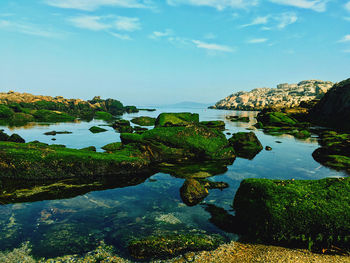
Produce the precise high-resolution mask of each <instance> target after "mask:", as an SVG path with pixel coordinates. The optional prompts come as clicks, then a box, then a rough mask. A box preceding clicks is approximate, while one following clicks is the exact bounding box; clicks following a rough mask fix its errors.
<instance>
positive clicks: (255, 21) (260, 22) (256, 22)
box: [241, 15, 270, 27]
mask: <svg viewBox="0 0 350 263" xmlns="http://www.w3.org/2000/svg"><path fill="white" fill-rule="evenodd" d="M269 19H270V15H267V16H258V17H256V18H254V19H253V20H252V22H250V23H248V24H245V25H242V26H241V27H248V26H256V25H266V24H267V23H268V22H269Z"/></svg>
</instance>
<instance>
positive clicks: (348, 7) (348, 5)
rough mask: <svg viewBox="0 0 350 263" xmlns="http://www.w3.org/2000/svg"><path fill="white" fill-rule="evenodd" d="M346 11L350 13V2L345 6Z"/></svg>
mask: <svg viewBox="0 0 350 263" xmlns="http://www.w3.org/2000/svg"><path fill="white" fill-rule="evenodd" d="M345 9H346V10H348V11H350V1H349V2H347V3H346V4H345Z"/></svg>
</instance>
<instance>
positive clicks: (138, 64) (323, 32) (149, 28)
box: [0, 0, 350, 105]
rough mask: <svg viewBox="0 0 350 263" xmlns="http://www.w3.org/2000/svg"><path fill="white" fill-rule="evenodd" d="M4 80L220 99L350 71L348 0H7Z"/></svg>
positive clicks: (0, 34) (26, 85) (0, 86)
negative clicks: (237, 93) (261, 88)
mask: <svg viewBox="0 0 350 263" xmlns="http://www.w3.org/2000/svg"><path fill="white" fill-rule="evenodd" d="M0 58H1V63H0V90H1V91H8V90H15V91H20V92H30V93H34V94H44V95H53V96H56V95H63V96H65V97H73V98H83V99H89V98H92V97H93V96H94V95H101V96H102V97H105V98H106V97H112V98H116V99H120V100H121V101H122V102H124V103H125V104H137V105H142V104H144V105H150V104H162V103H176V102H180V101H196V102H205V103H208V102H216V101H218V100H219V99H222V98H223V97H225V96H227V95H230V94H231V93H233V92H236V91H239V90H251V89H253V88H257V87H275V86H276V85H277V84H278V83H284V82H289V83H296V82H299V81H301V80H305V79H322V80H331V81H334V82H336V81H340V80H343V79H345V78H348V77H350V74H349V73H350V63H349V62H350V1H347V0H162V1H160V0H157V1H156V0H1V1H0Z"/></svg>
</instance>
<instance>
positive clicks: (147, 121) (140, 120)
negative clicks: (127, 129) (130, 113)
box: [131, 116, 156, 126]
mask: <svg viewBox="0 0 350 263" xmlns="http://www.w3.org/2000/svg"><path fill="white" fill-rule="evenodd" d="M131 122H132V123H134V124H137V125H140V126H154V124H155V122H156V119H155V118H151V117H147V116H141V117H136V118H133V119H132V120H131Z"/></svg>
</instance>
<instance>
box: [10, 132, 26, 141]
mask: <svg viewBox="0 0 350 263" xmlns="http://www.w3.org/2000/svg"><path fill="white" fill-rule="evenodd" d="M8 141H9V142H17V143H25V142H26V141H25V140H24V139H23V138H22V137H21V136H19V135H18V134H17V133H14V134H12V135H11V136H10V138H8Z"/></svg>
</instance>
